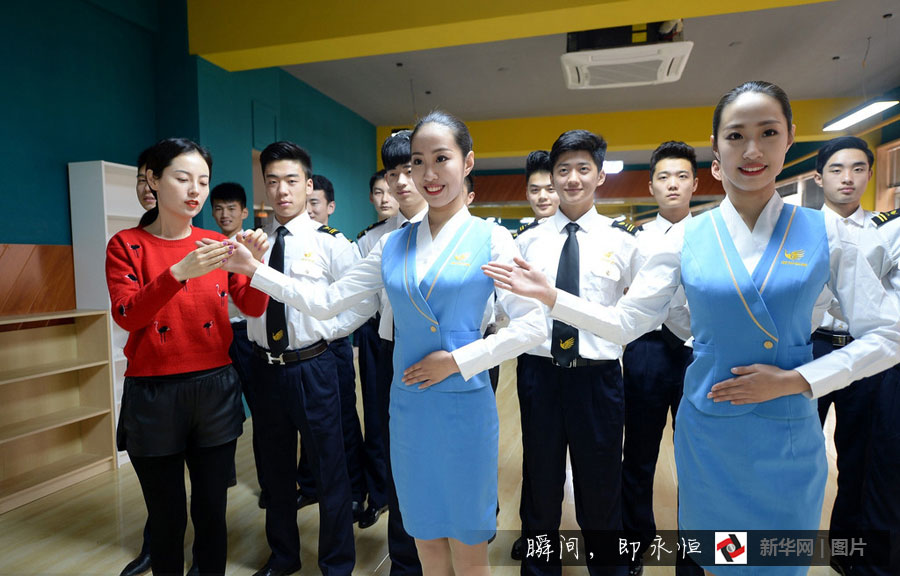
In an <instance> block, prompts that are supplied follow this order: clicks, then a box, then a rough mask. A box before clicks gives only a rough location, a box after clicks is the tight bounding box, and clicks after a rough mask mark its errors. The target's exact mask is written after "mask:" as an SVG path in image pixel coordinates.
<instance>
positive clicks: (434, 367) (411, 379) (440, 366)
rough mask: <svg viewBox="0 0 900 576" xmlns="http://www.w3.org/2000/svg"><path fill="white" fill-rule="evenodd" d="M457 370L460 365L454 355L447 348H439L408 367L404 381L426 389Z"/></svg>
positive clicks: (409, 384) (404, 374)
mask: <svg viewBox="0 0 900 576" xmlns="http://www.w3.org/2000/svg"><path fill="white" fill-rule="evenodd" d="M457 372H459V366H457V365H456V360H455V359H454V358H453V355H452V354H450V353H449V352H447V351H446V350H437V351H436V352H432V353H431V354H429V355H428V356H426V357H424V358H422V359H421V360H419V361H418V362H416V363H415V364H413V365H412V366H410V367H409V368H407V369H406V370H405V371H404V372H403V383H404V384H406V385H407V386H412V385H413V384H419V390H424V389H425V388H428V387H429V386H433V385H435V384H437V383H438V382H441V381H443V380H444V379H446V378H449V377H450V376H451V375H452V374H456V373H457ZM420 383H421V384H420Z"/></svg>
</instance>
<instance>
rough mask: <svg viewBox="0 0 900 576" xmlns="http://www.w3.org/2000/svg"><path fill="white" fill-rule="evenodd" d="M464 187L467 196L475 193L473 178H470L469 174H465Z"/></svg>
mask: <svg viewBox="0 0 900 576" xmlns="http://www.w3.org/2000/svg"><path fill="white" fill-rule="evenodd" d="M465 187H466V193H467V194H471V193H472V192H475V177H474V176H472V175H471V174H466V183H465Z"/></svg>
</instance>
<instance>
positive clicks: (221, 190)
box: [209, 182, 247, 208]
mask: <svg viewBox="0 0 900 576" xmlns="http://www.w3.org/2000/svg"><path fill="white" fill-rule="evenodd" d="M217 200H218V201H219V202H237V203H239V204H240V205H241V208H246V207H247V193H246V192H245V191H244V187H243V186H241V185H240V184H238V183H237V182H223V183H221V184H219V185H218V186H216V187H215V188H213V189H212V191H211V192H210V193H209V201H210V203H213V202H215V201H217Z"/></svg>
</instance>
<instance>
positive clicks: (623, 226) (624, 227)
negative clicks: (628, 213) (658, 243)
mask: <svg viewBox="0 0 900 576" xmlns="http://www.w3.org/2000/svg"><path fill="white" fill-rule="evenodd" d="M612 227H613V228H618V229H619V230H621V231H623V232H628V233H629V234H631V235H632V236H634V235H636V234H637V233H638V232H640V231H641V230H643V229H644V227H643V226H635V225H634V224H629V223H628V222H627V221H625V220H614V221H613V223H612Z"/></svg>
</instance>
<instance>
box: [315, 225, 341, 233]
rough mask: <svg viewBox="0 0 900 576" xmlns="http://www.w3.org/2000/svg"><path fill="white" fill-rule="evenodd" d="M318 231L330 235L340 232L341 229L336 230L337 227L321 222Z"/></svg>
mask: <svg viewBox="0 0 900 576" xmlns="http://www.w3.org/2000/svg"><path fill="white" fill-rule="evenodd" d="M319 232H324V233H326V234H331V235H332V236H337V235H338V234H340V233H341V231H340V230H338V229H337V228H332V227H331V226H326V225H324V224H322V225H321V226H319Z"/></svg>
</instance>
